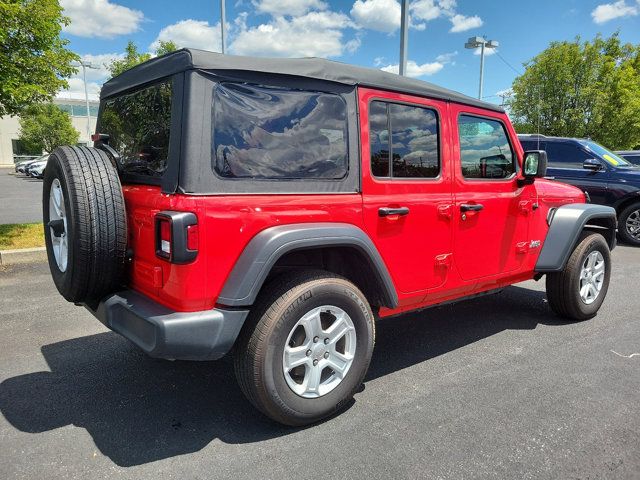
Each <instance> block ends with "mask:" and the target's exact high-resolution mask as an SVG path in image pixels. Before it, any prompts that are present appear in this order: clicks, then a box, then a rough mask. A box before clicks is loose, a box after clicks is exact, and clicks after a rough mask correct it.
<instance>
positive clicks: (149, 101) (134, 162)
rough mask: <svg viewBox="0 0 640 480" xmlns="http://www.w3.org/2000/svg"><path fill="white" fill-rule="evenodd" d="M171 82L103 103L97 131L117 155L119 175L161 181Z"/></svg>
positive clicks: (154, 85) (164, 82)
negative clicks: (105, 135) (119, 168)
mask: <svg viewBox="0 0 640 480" xmlns="http://www.w3.org/2000/svg"><path fill="white" fill-rule="evenodd" d="M171 95H172V85H171V80H165V81H162V82H158V83H155V84H153V85H149V86H147V87H144V88H141V89H139V90H135V91H133V92H129V93H125V94H122V95H118V96H117V97H112V98H108V99H106V100H104V101H103V102H102V106H101V109H100V119H99V127H98V128H99V131H100V133H103V134H107V135H109V145H110V146H111V147H113V148H114V149H115V150H116V151H117V152H118V153H119V154H120V161H121V168H122V172H123V173H129V174H134V175H142V176H149V177H158V178H159V177H161V176H162V175H163V174H164V171H165V170H166V168H167V159H168V156H169V134H170V128H171Z"/></svg>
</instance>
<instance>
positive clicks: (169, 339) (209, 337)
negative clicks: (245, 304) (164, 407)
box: [87, 290, 249, 360]
mask: <svg viewBox="0 0 640 480" xmlns="http://www.w3.org/2000/svg"><path fill="white" fill-rule="evenodd" d="M87 309H88V310H89V311H90V312H91V313H92V314H93V315H94V316H95V317H96V318H97V319H98V320H100V321H101V322H102V323H104V324H105V325H106V326H107V327H108V328H110V329H111V330H113V331H114V332H117V333H119V334H120V335H122V336H123V337H125V338H127V339H129V340H131V341H132V342H133V343H135V344H136V345H137V346H138V347H140V348H141V349H142V350H143V351H144V352H146V353H147V354H148V355H150V356H152V357H157V358H167V359H175V360H215V359H217V358H220V357H222V356H223V355H225V354H226V353H227V352H228V351H229V350H230V349H231V347H232V346H233V344H234V342H235V340H236V338H237V337H238V334H239V333H240V329H241V328H242V325H243V324H244V321H245V319H246V317H247V314H248V313H249V311H248V310H223V309H218V308H214V309H212V310H204V311H200V312H175V311H173V310H171V309H168V308H167V307H165V306H163V305H160V304H159V303H157V302H154V301H153V300H151V299H149V298H148V297H146V296H144V295H141V294H139V293H137V292H135V291H133V290H125V291H122V292H118V293H115V294H112V295H109V296H108V297H105V298H104V299H102V301H101V302H100V303H99V305H98V307H97V309H95V310H94V309H92V308H90V307H88V306H87Z"/></svg>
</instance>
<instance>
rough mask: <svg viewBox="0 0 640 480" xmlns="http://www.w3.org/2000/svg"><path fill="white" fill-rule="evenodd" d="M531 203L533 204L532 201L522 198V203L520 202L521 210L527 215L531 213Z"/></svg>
mask: <svg viewBox="0 0 640 480" xmlns="http://www.w3.org/2000/svg"><path fill="white" fill-rule="evenodd" d="M530 205H531V201H530V200H521V201H520V203H519V206H520V211H521V212H522V213H523V214H525V215H529V211H530V208H529V206H530Z"/></svg>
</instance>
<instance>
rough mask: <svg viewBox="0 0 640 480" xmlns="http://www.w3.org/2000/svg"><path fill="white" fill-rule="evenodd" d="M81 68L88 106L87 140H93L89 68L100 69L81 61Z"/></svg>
mask: <svg viewBox="0 0 640 480" xmlns="http://www.w3.org/2000/svg"><path fill="white" fill-rule="evenodd" d="M78 64H79V66H81V67H82V81H83V82H84V101H85V103H86V105H87V138H88V139H89V140H90V139H91V112H90V110H89V92H88V90H87V68H93V69H94V70H97V69H99V68H100V67H96V66H94V65H92V64H91V62H84V61H82V60H80V61H79V62H78Z"/></svg>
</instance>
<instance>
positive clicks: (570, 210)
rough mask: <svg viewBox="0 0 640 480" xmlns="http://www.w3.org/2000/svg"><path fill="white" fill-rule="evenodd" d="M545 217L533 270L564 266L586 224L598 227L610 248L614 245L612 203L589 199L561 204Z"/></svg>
mask: <svg viewBox="0 0 640 480" xmlns="http://www.w3.org/2000/svg"><path fill="white" fill-rule="evenodd" d="M548 218H549V219H550V222H549V231H548V232H547V238H546V239H545V241H544V245H543V247H542V251H541V252H540V256H539V257H538V261H537V262H536V267H535V271H536V272H539V273H547V272H559V271H561V270H563V269H564V267H565V265H566V264H567V261H568V260H569V256H570V255H571V252H573V250H574V248H575V247H576V244H577V243H578V238H579V237H580V233H582V231H583V230H584V228H585V227H587V228H588V227H591V226H593V227H595V228H597V229H598V230H601V231H602V233H603V235H604V237H605V239H606V241H607V243H608V244H609V248H610V249H611V250H613V249H614V248H615V246H616V226H617V219H616V211H615V209H613V208H612V207H607V206H604V205H594V204H590V203H574V204H569V205H562V206H560V207H558V208H556V209H555V210H554V211H553V212H551V213H550V215H549V217H548Z"/></svg>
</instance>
